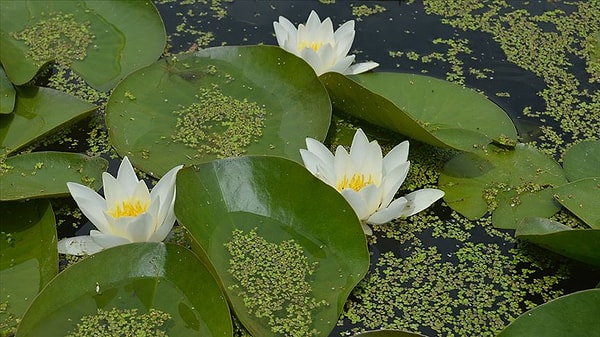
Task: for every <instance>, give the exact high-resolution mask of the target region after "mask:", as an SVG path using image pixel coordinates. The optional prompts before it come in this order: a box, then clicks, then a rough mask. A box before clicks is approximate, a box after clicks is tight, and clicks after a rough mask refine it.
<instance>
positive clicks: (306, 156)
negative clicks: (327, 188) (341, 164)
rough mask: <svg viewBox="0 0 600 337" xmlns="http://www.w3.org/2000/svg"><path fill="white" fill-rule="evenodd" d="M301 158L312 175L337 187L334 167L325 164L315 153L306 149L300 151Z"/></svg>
mask: <svg viewBox="0 0 600 337" xmlns="http://www.w3.org/2000/svg"><path fill="white" fill-rule="evenodd" d="M300 156H301V157H302V161H303V162H304V166H305V167H306V169H307V170H308V171H310V173H312V174H313V175H315V176H317V177H318V178H319V179H321V180H323V181H324V182H325V183H327V184H329V185H331V186H333V187H335V184H336V178H335V172H334V171H333V166H327V165H324V164H323V161H322V160H321V159H320V158H319V157H317V156H316V155H315V154H314V153H313V152H310V151H308V150H305V149H300Z"/></svg>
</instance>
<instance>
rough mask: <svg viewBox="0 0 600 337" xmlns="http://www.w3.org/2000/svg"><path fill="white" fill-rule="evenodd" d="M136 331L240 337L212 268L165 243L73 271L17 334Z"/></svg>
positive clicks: (52, 286) (112, 252)
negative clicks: (234, 327) (234, 333)
mask: <svg viewBox="0 0 600 337" xmlns="http://www.w3.org/2000/svg"><path fill="white" fill-rule="evenodd" d="M78 324H80V325H81V326H78ZM132 327H136V329H135V330H134V331H131V335H145V336H159V334H158V332H164V333H166V335H168V336H182V337H183V336H232V334H233V328H232V324H231V316H230V314H229V308H228V306H227V301H226V300H225V297H224V296H223V293H222V292H221V290H220V289H219V286H218V284H217V282H216V281H215V279H214V278H213V277H212V275H211V274H210V272H209V271H208V270H207V269H206V267H204V265H203V264H202V263H201V262H200V261H199V260H198V258H197V257H196V256H195V255H194V254H193V253H192V252H191V251H189V250H187V249H185V248H183V247H181V246H178V245H174V244H164V243H162V242H158V243H133V244H128V245H123V246H117V247H114V248H111V249H107V250H105V251H102V252H100V253H97V254H94V255H93V256H91V257H88V258H86V259H84V260H82V261H80V262H78V263H76V264H74V265H73V266H71V267H69V268H68V269H66V270H65V271H63V272H62V273H60V274H59V275H58V276H57V277H56V278H54V279H53V280H52V281H51V282H50V283H49V284H48V286H47V287H46V288H44V290H43V291H42V292H41V293H40V294H39V295H38V297H37V298H36V299H35V300H34V301H33V303H32V304H31V306H30V307H29V309H28V310H27V312H26V313H25V316H23V320H22V322H21V324H20V326H19V330H18V331H17V335H16V336H18V337H21V336H89V335H90V334H91V333H92V332H93V333H97V332H98V331H102V330H101V329H103V331H104V332H105V333H106V335H117V334H118V333H119V334H122V333H125V332H126V331H128V330H126V329H132ZM111 329H113V330H112V331H111ZM76 333H79V334H76ZM125 334H126V333H125ZM126 335H127V334H126Z"/></svg>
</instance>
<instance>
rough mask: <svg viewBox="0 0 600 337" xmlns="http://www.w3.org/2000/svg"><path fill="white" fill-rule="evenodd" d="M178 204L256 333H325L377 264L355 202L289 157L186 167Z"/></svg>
mask: <svg viewBox="0 0 600 337" xmlns="http://www.w3.org/2000/svg"><path fill="white" fill-rule="evenodd" d="M175 214H176V216H177V219H178V220H179V221H180V223H181V224H183V225H184V226H185V227H186V228H187V230H188V231H189V232H190V234H191V236H192V237H193V238H194V239H195V240H196V241H197V243H198V244H199V246H200V247H201V249H199V251H198V254H199V255H203V256H204V258H205V259H206V260H208V261H210V263H211V264H212V266H213V268H214V270H215V273H216V274H217V275H218V279H219V280H220V281H221V283H222V285H223V289H224V291H225V293H226V295H227V297H228V298H229V302H230V303H231V306H232V309H233V311H234V312H235V314H236V316H237V317H238V318H239V319H240V321H241V322H242V323H243V325H244V326H245V327H246V328H247V329H248V331H250V332H251V333H252V335H254V336H265V337H266V336H301V337H305V336H327V335H328V334H329V332H330V331H331V330H332V329H333V327H334V326H335V324H336V322H337V319H338V317H339V315H340V313H341V311H342V309H343V306H344V303H345V302H346V299H347V297H348V295H349V294H350V291H351V290H352V289H353V288H354V287H355V286H356V284H357V283H358V282H359V281H360V280H361V279H362V278H363V277H364V276H365V274H366V272H367V270H368V268H369V252H368V250H367V245H366V239H365V236H364V234H363V232H362V228H361V225H360V222H359V220H358V218H357V216H356V214H355V213H354V211H353V210H352V208H351V207H350V205H349V204H348V203H347V202H346V201H345V199H344V198H343V197H342V196H341V194H339V193H338V192H337V191H336V190H334V189H333V188H331V187H330V186H328V185H326V184H325V183H323V182H322V181H321V180H319V179H318V178H316V177H314V176H313V175H312V174H310V173H309V171H308V170H306V169H305V168H304V167H302V166H301V165H299V164H298V163H296V162H294V161H290V160H287V159H284V158H279V157H269V156H255V157H254V156H247V157H236V158H228V159H222V160H219V161H214V162H210V163H204V164H200V165H198V166H197V167H195V168H192V167H189V168H184V169H183V170H181V171H179V173H178V175H177V200H176V201H175Z"/></svg>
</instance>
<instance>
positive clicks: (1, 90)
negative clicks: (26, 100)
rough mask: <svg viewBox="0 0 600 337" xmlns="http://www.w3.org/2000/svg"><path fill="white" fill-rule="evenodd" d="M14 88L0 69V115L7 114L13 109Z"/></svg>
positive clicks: (2, 69)
mask: <svg viewBox="0 0 600 337" xmlns="http://www.w3.org/2000/svg"><path fill="white" fill-rule="evenodd" d="M15 95H16V92H15V88H14V87H13V85H12V83H10V81H9V80H8V78H7V77H6V73H5V72H4V68H2V67H0V114H9V113H11V112H12V111H13V109H14V107H15Z"/></svg>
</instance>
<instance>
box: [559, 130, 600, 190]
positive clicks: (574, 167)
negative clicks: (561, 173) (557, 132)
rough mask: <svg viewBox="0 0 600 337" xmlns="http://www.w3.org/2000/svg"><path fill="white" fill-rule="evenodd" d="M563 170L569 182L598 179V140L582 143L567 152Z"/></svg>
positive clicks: (599, 171)
mask: <svg viewBox="0 0 600 337" xmlns="http://www.w3.org/2000/svg"><path fill="white" fill-rule="evenodd" d="M563 168H564V170H565V175H566V176H567V179H569V181H575V180H579V179H583V178H592V177H600V140H588V141H584V142H581V143H578V144H577V145H575V146H573V147H572V148H570V149H569V150H567V152H565V154H564V156H563Z"/></svg>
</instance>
